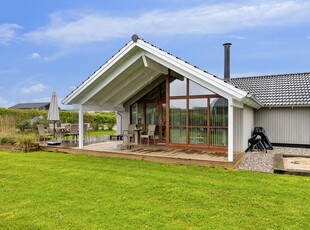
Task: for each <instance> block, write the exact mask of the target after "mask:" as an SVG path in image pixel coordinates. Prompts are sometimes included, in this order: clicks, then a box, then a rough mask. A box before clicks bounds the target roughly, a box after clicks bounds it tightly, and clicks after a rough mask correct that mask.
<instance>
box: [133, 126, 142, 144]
mask: <svg viewBox="0 0 310 230" xmlns="http://www.w3.org/2000/svg"><path fill="white" fill-rule="evenodd" d="M141 131H142V129H134V130H133V135H134V138H135V144H136V145H138V144H139V140H140V133H141Z"/></svg>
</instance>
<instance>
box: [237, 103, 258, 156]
mask: <svg viewBox="0 0 310 230" xmlns="http://www.w3.org/2000/svg"><path fill="white" fill-rule="evenodd" d="M253 128H254V110H253V109H252V108H250V107H248V106H246V105H244V108H243V109H239V108H234V151H240V152H243V151H244V150H246V148H247V147H248V139H249V138H250V137H251V133H252V130H253Z"/></svg>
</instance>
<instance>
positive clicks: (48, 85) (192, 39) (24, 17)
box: [0, 0, 310, 108]
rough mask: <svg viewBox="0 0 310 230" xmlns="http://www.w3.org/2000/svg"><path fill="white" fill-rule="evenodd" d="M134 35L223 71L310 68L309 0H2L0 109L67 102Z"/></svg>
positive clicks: (220, 73) (246, 73)
mask: <svg viewBox="0 0 310 230" xmlns="http://www.w3.org/2000/svg"><path fill="white" fill-rule="evenodd" d="M133 34H138V35H139V37H141V38H143V39H144V40H146V41H148V42H150V43H152V44H154V45H156V46H157V47H159V48H162V49H164V50H165V51H167V52H170V53H172V54H173V55H176V56H178V57H180V58H182V59H183V60H186V61H188V62H190V63H191V64H193V65H196V66H198V67H200V68H202V69H204V70H207V71H208V72H210V73H212V74H214V75H216V76H218V77H223V65H224V50H223V43H226V42H230V43H232V46H231V75H232V77H244V76H257V75H269V74H284V73H301V72H310V1H308V0H304V1H303V0H281V1H280V0H247V1H245V0H236V1H233V0H231V1H225V0H223V1H215V0H152V1H135V0H131V1H129V0H121V1H118V0H114V1H103V0H87V1H86V0H74V1H69V0H67V1H66V0H1V1H0V107H5V108H7V107H9V106H12V105H14V104H17V103H26V102H49V101H50V99H51V95H52V92H53V91H55V92H56V93H57V96H58V102H59V104H60V107H62V108H67V107H66V106H63V105H61V103H60V102H61V100H62V99H63V98H64V97H66V96H67V95H68V94H70V93H71V91H72V90H73V89H75V88H76V87H77V86H78V85H80V84H81V83H82V82H83V81H84V80H85V79H87V78H88V77H89V76H90V75H91V74H92V73H93V72H94V71H96V70H97V69H98V68H99V67H100V66H101V65H103V64H104V63H105V62H106V61H107V60H108V59H109V58H111V57H112V56H113V55H114V54H115V53H116V52H117V51H118V50H119V49H120V48H122V47H123V46H124V45H125V44H126V43H127V42H129V41H130V40H131V36H132V35H133Z"/></svg>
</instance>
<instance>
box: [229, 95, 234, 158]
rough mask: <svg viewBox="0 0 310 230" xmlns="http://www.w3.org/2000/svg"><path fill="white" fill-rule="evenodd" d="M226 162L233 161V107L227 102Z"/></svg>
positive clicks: (230, 102) (230, 101)
mask: <svg viewBox="0 0 310 230" xmlns="http://www.w3.org/2000/svg"><path fill="white" fill-rule="evenodd" d="M228 161H230V162H232V161H234V107H233V103H232V99H230V100H228Z"/></svg>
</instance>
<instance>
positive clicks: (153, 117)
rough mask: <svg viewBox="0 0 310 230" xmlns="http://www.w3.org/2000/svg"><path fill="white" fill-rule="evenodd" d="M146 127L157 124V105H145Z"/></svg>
mask: <svg viewBox="0 0 310 230" xmlns="http://www.w3.org/2000/svg"><path fill="white" fill-rule="evenodd" d="M145 110H146V125H156V124H158V104H157V103H146V106H145Z"/></svg>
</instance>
